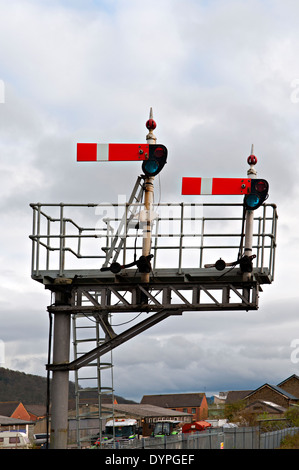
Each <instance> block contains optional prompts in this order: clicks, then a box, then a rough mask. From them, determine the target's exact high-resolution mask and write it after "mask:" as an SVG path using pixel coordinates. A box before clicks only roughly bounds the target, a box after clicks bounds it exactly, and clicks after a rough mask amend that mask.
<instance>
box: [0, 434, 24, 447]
mask: <svg viewBox="0 0 299 470" xmlns="http://www.w3.org/2000/svg"><path fill="white" fill-rule="evenodd" d="M30 447H31V444H30V441H29V439H28V436H27V435H26V434H25V433H24V432H19V431H2V432H0V449H29V448H30Z"/></svg>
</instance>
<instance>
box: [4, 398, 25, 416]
mask: <svg viewBox="0 0 299 470" xmlns="http://www.w3.org/2000/svg"><path fill="white" fill-rule="evenodd" d="M19 404H20V402H19V401H1V402H0V415H2V416H11V415H12V414H13V412H14V411H15V410H16V408H17V406H18V405H19Z"/></svg>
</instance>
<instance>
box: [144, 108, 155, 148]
mask: <svg viewBox="0 0 299 470" xmlns="http://www.w3.org/2000/svg"><path fill="white" fill-rule="evenodd" d="M145 127H146V128H147V129H148V130H149V133H148V134H147V136H146V141H147V143H149V144H155V143H156V141H157V138H156V136H155V135H154V134H153V130H154V129H156V127H157V124H156V121H154V119H153V108H150V114H149V119H148V120H147V121H146V124H145Z"/></svg>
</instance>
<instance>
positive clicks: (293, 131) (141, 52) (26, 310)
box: [0, 0, 299, 401]
mask: <svg viewBox="0 0 299 470" xmlns="http://www.w3.org/2000/svg"><path fill="white" fill-rule="evenodd" d="M298 16H299V4H298V2H296V1H295V0H284V2H281V1H278V0H271V1H270V0H268V1H267V0H250V1H249V0H247V1H246V0H243V1H242V0H227V1H225V2H224V1H221V0H184V1H182V0H152V1H151V2H143V1H140V0H102V1H100V0H99V1H92V0H72V1H71V0H69V1H67V0H62V1H58V0H43V1H37V0H31V1H29V0H19V1H18V0H11V1H10V2H7V1H3V0H0V44H1V47H0V80H1V82H0V101H1V102H0V119H1V126H0V151H1V160H0V165H1V172H0V175H1V199H0V210H1V244H0V259H1V272H0V276H1V283H0V309H1V310H0V315H1V317H0V342H1V344H2V349H3V345H4V347H5V355H4V356H5V357H4V359H3V357H2V360H3V361H4V362H2V364H0V365H2V366H3V367H6V368H9V369H13V370H20V371H24V372H26V373H32V374H38V375H43V376H45V375H46V371H45V364H46V362H47V342H48V314H47V311H46V307H47V306H48V305H49V304H50V300H51V299H50V294H49V292H48V291H45V290H44V289H43V286H42V285H39V284H37V283H36V282H34V281H33V280H31V277H30V274H31V272H30V269H31V264H30V263H31V244H30V240H29V235H30V233H31V229H32V213H31V208H30V207H29V204H30V203H31V202H39V201H40V202H48V203H59V202H61V201H62V202H70V203H74V202H75V203H87V202H95V203H99V202H117V200H118V195H119V194H121V195H129V194H130V192H131V190H132V187H133V184H134V183H135V180H136V177H137V176H138V174H139V173H140V168H139V166H138V167H137V166H136V164H135V163H115V164H113V165H109V164H102V165H101V164H86V165H85V164H78V163H77V162H76V143H77V142H84V141H85V142H86V141H90V142H138V143H139V142H145V136H146V133H147V130H146V128H145V122H146V120H147V119H148V115H149V109H150V107H153V110H154V117H155V120H156V122H157V128H156V130H155V135H156V136H157V139H158V142H161V143H163V144H164V145H166V146H167V148H168V151H169V157H168V164H167V166H166V168H165V169H164V171H163V172H162V173H161V178H160V184H161V188H160V189H161V201H162V202H163V201H164V202H170V201H171V202H173V201H178V202H180V201H181V200H182V201H185V202H187V201H188V202H190V197H189V198H188V197H183V196H181V195H180V191H181V177H182V176H208V177H209V176H231V177H237V176H245V175H246V171H247V169H248V165H247V162H246V160H247V156H248V155H249V154H250V149H251V144H252V143H253V144H254V146H255V153H256V155H257V158H258V164H257V166H256V169H257V171H258V175H259V176H260V177H263V178H266V179H267V180H268V181H269V183H270V198H269V202H271V203H276V204H277V206H278V214H279V226H278V247H277V259H276V273H275V282H274V283H273V285H271V286H265V287H264V289H263V290H264V292H263V293H261V296H260V308H259V310H258V311H256V312H193V313H184V314H183V316H180V317H174V318H169V319H167V320H165V321H164V322H161V323H160V324H158V325H156V326H155V327H153V328H152V329H150V330H148V331H147V332H146V333H143V334H142V335H140V336H139V337H136V338H134V339H132V340H131V341H129V342H128V343H127V344H125V345H122V346H120V347H119V348H117V349H116V350H115V351H114V352H113V361H114V388H115V393H117V394H118V395H122V396H125V397H126V398H131V399H134V400H136V401H139V400H140V399H141V398H142V396H143V395H144V394H151V393H179V392H190V391H198V392H203V391H205V392H207V394H209V393H212V392H217V391H220V390H234V389H254V388H256V387H258V386H260V385H262V384H263V383H265V382H268V383H271V384H278V383H279V382H281V381H282V380H283V379H285V378H286V377H288V376H290V375H292V374H294V373H296V374H299V362H298V360H299V352H298V354H297V352H296V347H298V346H299V320H298V269H297V264H298V259H299V249H298V240H299V236H298V229H299V223H298V204H299V191H298V180H299V165H298V155H299V125H298V124H299V61H298V51H299V35H298ZM95 165H96V166H95ZM137 165H138V164H137ZM194 201H195V202H204V200H202V199H200V198H199V197H198V198H197V197H194ZM236 202H237V201H236ZM239 202H240V200H239ZM0 351H1V349H0ZM2 356H3V354H2ZM0 359H1V358H0Z"/></svg>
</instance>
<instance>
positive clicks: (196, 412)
mask: <svg viewBox="0 0 299 470" xmlns="http://www.w3.org/2000/svg"><path fill="white" fill-rule="evenodd" d="M141 404H149V405H155V406H160V407H162V408H168V409H171V410H175V411H182V412H183V413H188V414H191V415H192V421H200V420H204V419H207V417H208V403H207V399H206V395H205V393H176V394H166V395H144V396H143V398H142V400H141Z"/></svg>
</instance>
